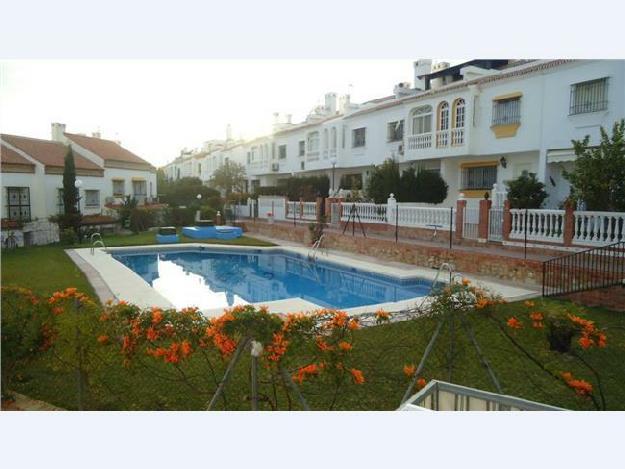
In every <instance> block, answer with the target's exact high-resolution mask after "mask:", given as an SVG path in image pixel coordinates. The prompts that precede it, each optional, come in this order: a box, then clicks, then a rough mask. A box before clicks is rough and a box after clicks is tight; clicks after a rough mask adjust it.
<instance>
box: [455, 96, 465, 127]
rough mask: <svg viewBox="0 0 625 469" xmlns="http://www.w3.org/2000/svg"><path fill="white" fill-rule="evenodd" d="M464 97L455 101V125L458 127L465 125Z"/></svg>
mask: <svg viewBox="0 0 625 469" xmlns="http://www.w3.org/2000/svg"><path fill="white" fill-rule="evenodd" d="M464 115H465V111H464V99H462V98H461V99H456V101H455V102H454V127H455V128H456V129H459V128H462V127H464Z"/></svg>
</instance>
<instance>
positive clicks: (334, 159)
mask: <svg viewBox="0 0 625 469" xmlns="http://www.w3.org/2000/svg"><path fill="white" fill-rule="evenodd" d="M330 163H331V164H332V196H334V170H335V168H336V158H335V157H334V156H333V157H332V158H330Z"/></svg>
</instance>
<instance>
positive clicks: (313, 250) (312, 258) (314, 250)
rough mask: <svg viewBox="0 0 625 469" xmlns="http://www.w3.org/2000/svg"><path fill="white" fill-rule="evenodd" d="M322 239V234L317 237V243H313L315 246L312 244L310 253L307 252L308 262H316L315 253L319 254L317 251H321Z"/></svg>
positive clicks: (323, 236)
mask: <svg viewBox="0 0 625 469" xmlns="http://www.w3.org/2000/svg"><path fill="white" fill-rule="evenodd" d="M324 238H325V235H324V234H322V235H321V236H319V239H318V240H317V241H315V244H313V246H312V248H311V249H310V251H308V260H309V261H316V260H317V253H318V252H319V249H321V243H322V242H323V239H324ZM327 254H328V250H327V248H326V255H327Z"/></svg>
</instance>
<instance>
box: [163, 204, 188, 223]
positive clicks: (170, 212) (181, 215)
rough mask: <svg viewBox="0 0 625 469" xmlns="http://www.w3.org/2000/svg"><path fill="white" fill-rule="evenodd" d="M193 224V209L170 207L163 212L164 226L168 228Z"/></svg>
mask: <svg viewBox="0 0 625 469" xmlns="http://www.w3.org/2000/svg"><path fill="white" fill-rule="evenodd" d="M194 222H195V209H193V208H177V207H173V208H172V207H170V208H168V209H167V210H165V217H164V224H165V225H169V226H191V225H193V224H194Z"/></svg>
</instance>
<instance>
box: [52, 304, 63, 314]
mask: <svg viewBox="0 0 625 469" xmlns="http://www.w3.org/2000/svg"><path fill="white" fill-rule="evenodd" d="M52 313H54V315H55V316H58V315H59V314H62V313H63V308H62V307H61V306H55V307H54V308H52Z"/></svg>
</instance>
